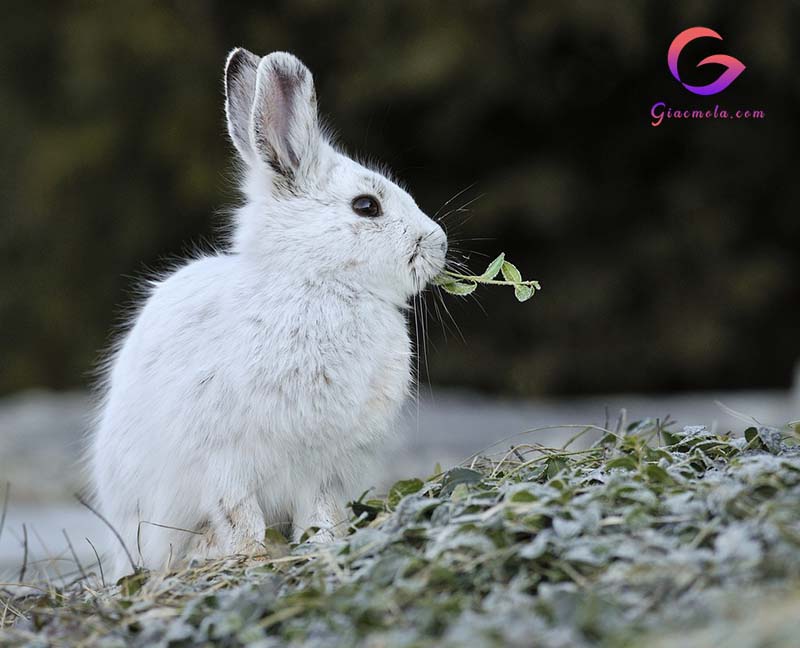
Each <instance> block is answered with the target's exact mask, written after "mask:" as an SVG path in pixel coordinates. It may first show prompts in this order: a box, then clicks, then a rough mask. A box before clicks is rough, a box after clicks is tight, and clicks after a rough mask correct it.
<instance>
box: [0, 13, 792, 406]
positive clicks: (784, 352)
mask: <svg viewBox="0 0 800 648" xmlns="http://www.w3.org/2000/svg"><path fill="white" fill-rule="evenodd" d="M3 13H4V15H3V19H2V21H0V69H2V74H3V78H2V83H0V106H2V112H3V119H2V120H0V162H2V169H3V173H2V174H0V196H2V201H0V210H1V211H0V278H2V284H0V326H2V331H1V335H0V365H2V366H1V368H0V392H5V391H10V390H13V389H18V388H22V387H26V386H32V385H50V386H54V387H68V386H73V385H79V384H83V383H85V382H86V379H87V372H88V371H89V370H90V368H91V367H92V365H93V363H94V362H95V360H96V358H97V357H98V352H99V351H100V350H101V349H102V348H104V347H105V346H106V345H107V344H108V342H109V340H110V335H111V334H110V331H111V330H112V325H113V324H114V322H116V323H117V324H119V323H120V322H121V321H123V318H124V312H125V306H126V305H127V306H128V307H130V306H132V305H133V304H135V285H136V278H141V277H144V276H147V275H148V274H149V273H151V272H153V271H157V270H159V269H163V268H165V267H167V265H168V264H169V262H170V260H171V259H175V258H176V257H179V256H180V255H181V254H184V253H186V252H187V251H189V250H191V249H192V248H193V247H194V246H195V245H201V246H203V245H206V244H207V243H208V242H209V241H214V240H215V236H216V232H217V231H218V229H219V226H220V225H223V224H224V223H225V220H226V219H225V209H226V208H228V207H230V206H231V205H234V204H235V201H236V200H237V197H236V194H235V191H234V182H233V181H232V174H231V171H232V168H233V167H232V165H231V163H230V159H231V147H230V146H229V145H228V144H227V141H226V135H225V129H224V122H223V118H222V86H221V80H220V78H221V70H222V65H223V62H224V58H225V54H226V52H227V51H228V50H229V49H230V48H231V47H233V46H234V45H244V46H246V47H248V48H249V49H251V50H253V51H255V52H259V53H267V52H269V51H272V50H276V49H287V50H291V51H293V52H295V53H296V54H298V55H299V56H300V57H301V58H302V59H304V61H305V62H306V63H307V64H308V65H309V67H310V68H311V69H312V70H313V72H314V74H315V77H316V79H317V84H318V93H319V98H320V105H321V108H322V111H323V112H324V113H325V114H326V115H327V116H328V117H329V119H330V121H331V122H332V124H333V125H334V126H335V127H336V129H337V130H338V132H339V134H340V138H341V141H342V143H343V144H344V145H345V147H346V148H347V149H348V150H351V151H354V152H357V153H361V154H367V155H369V156H372V157H375V158H377V159H380V160H382V161H383V162H386V163H387V164H388V165H389V166H390V167H392V168H393V169H394V170H395V172H396V173H397V175H398V176H400V178H402V179H403V180H404V181H406V182H407V184H408V185H409V186H410V187H411V189H412V191H413V192H414V194H415V196H416V197H417V199H418V202H419V203H420V205H422V206H423V208H425V209H426V210H428V211H429V212H430V213H433V212H435V211H436V209H437V208H438V207H439V206H440V205H441V204H442V203H443V202H444V201H445V200H447V199H448V198H449V197H450V196H452V195H453V194H455V193H457V192H459V191H461V190H462V189H464V188H465V187H467V186H469V185H473V187H472V189H470V190H468V191H467V192H465V193H464V195H463V196H462V198H463V201H462V202H466V201H469V200H472V199H475V198H478V196H482V197H481V198H479V199H477V200H475V202H474V203H472V204H471V206H470V209H471V211H470V212H468V214H465V213H462V212H457V213H455V214H453V215H452V216H450V217H449V218H448V223H449V226H450V231H451V235H452V238H453V239H454V240H455V241H456V242H455V243H454V246H455V247H458V248H461V249H464V250H466V249H470V250H473V251H475V252H476V253H483V254H488V255H492V256H493V255H494V254H496V253H497V251H498V250H501V249H502V250H505V251H506V252H508V254H509V256H510V258H513V259H514V260H515V261H516V262H518V265H519V266H520V270H521V271H522V274H523V276H530V277H535V278H536V279H539V280H541V281H542V284H543V286H544V288H545V290H544V291H543V292H542V293H541V294H537V295H536V297H535V298H534V300H532V301H531V303H530V304H527V305H526V306H525V307H524V308H521V307H519V305H518V304H516V302H515V301H514V300H513V299H512V300H509V299H507V297H508V295H507V294H505V292H504V291H483V294H479V295H477V296H478V299H480V301H481V303H482V305H483V307H484V309H485V311H486V312H487V313H488V314H489V315H488V316H487V315H485V314H484V312H483V311H482V310H481V309H480V308H478V307H477V305H475V304H474V303H472V301H471V300H469V299H468V300H458V299H454V298H450V299H449V301H448V305H449V307H450V309H451V310H452V311H453V316H454V318H455V319H456V321H457V322H458V324H459V326H460V328H461V330H462V333H463V337H464V339H465V340H466V344H465V343H464V342H462V341H461V339H460V337H458V336H456V335H448V336H447V341H446V342H445V340H444V338H443V334H442V332H441V330H439V329H437V327H435V326H431V329H430V330H431V338H432V339H431V344H430V345H429V348H430V358H429V362H428V365H429V367H430V372H431V376H430V377H431V379H432V380H434V381H437V382H444V383H452V384H461V385H463V384H467V385H472V386H476V387H480V388H484V389H493V390H504V391H507V392H512V393H520V394H531V393H544V392H562V393H563V392H580V391H592V390H603V391H611V390H626V389H635V390H645V389H650V390H654V389H683V388H704V387H705V388H707V387H743V386H756V385H762V386H768V385H785V384H787V383H788V381H789V376H790V372H791V367H792V364H793V363H794V361H795V359H796V358H797V357H798V356H800V336H798V335H797V325H796V324H795V322H794V321H793V318H792V317H791V315H792V314H793V313H796V312H797V309H798V306H800V289H798V287H797V282H796V281H795V280H794V278H795V277H797V275H798V264H799V263H800V260H798V255H797V249H798V243H800V225H799V224H798V223H799V222H800V220H799V219H798V216H797V205H798V203H800V183H798V182H797V172H798V167H799V165H798V161H800V160H799V159H798V146H797V141H798V136H800V132H799V131H800V122H798V120H797V115H798V114H800V111H799V110H798V109H799V108H800V105H799V104H800V81H798V77H797V75H796V74H795V71H794V68H795V66H796V61H797V60H798V59H799V58H800V56H798V55H799V54H800V52H798V49H799V48H798V43H800V39H799V38H798V36H800V32H799V31H798V30H799V29H800V27H798V25H800V12H799V11H798V8H797V5H796V4H795V3H785V2H784V3H781V2H764V3H758V4H750V5H747V6H744V5H736V6H734V5H732V4H730V3H725V2H708V3H695V2H688V1H684V2H675V3H655V2H653V3H633V2H622V1H611V2H588V1H580V2H578V1H575V2H560V3H549V2H534V3H527V4H526V3H512V2H472V3H461V2H407V3H393V2H387V3H374V2H372V3H368V2H354V3H338V2H331V1H325V0H317V1H310V0H306V1H299V2H298V1H295V2H270V3H266V2H258V3H222V2H210V1H202V0H193V1H191V2H189V1H182V2H181V1H177V0H175V1H172V2H159V3H143V2H138V1H135V0H116V1H115V2H58V3H55V2H53V3H44V2H29V3H12V6H9V7H6V8H5V9H4V12H3ZM696 24H702V25H707V26H709V27H712V28H714V29H716V30H718V31H719V32H720V33H722V34H723V37H724V39H725V40H724V44H723V48H728V49H724V51H729V52H730V53H732V54H734V55H735V56H738V57H739V58H741V59H742V60H743V61H744V62H745V64H746V65H747V70H746V72H745V74H743V75H742V77H740V79H738V80H737V81H736V83H735V84H734V85H733V86H732V87H731V88H730V89H728V90H726V91H725V93H724V94H723V95H720V96H718V97H716V98H710V99H704V98H698V97H695V96H694V95H690V94H689V93H687V92H686V91H684V90H683V89H682V88H681V87H680V86H679V85H678V84H677V83H676V82H675V81H674V80H673V79H672V78H671V76H670V75H669V72H668V70H667V66H666V60H665V59H666V49H667V47H668V45H669V42H670V41H671V39H672V38H673V37H674V35H675V34H676V33H678V32H679V31H680V30H682V29H684V28H686V27H687V26H692V25H696ZM657 100H664V101H667V102H668V103H669V104H670V105H673V106H680V107H693V106H706V105H711V106H713V104H714V103H715V102H718V103H720V104H724V105H728V106H734V107H738V106H742V107H753V108H761V109H765V110H766V112H767V118H766V119H765V120H764V121H762V122H744V121H742V122H735V123H734V122H731V123H713V122H707V123H703V122H686V123H665V124H664V125H662V126H661V127H659V128H652V127H651V126H650V125H649V116H648V113H649V108H650V106H651V105H652V103H653V102H655V101H657ZM459 204H461V203H460V202H458V201H456V202H455V203H454V204H453V206H458V205H459ZM464 216H468V219H466V218H463V217H464ZM462 221H463V222H462ZM484 237H491V239H492V240H488V241H487V240H484ZM490 259H491V256H490V257H488V258H486V257H483V256H479V255H477V254H476V256H473V258H472V260H471V266H472V267H474V269H475V270H476V271H481V270H482V268H483V267H484V266H485V265H486V263H487V262H488V261H489V260H490ZM451 326H452V323H451Z"/></svg>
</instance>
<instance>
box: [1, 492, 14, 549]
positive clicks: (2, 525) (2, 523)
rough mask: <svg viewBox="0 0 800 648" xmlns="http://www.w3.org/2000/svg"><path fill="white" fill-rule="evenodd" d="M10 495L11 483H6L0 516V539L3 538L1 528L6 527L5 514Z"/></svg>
mask: <svg viewBox="0 0 800 648" xmlns="http://www.w3.org/2000/svg"><path fill="white" fill-rule="evenodd" d="M10 493H11V482H6V496H5V498H4V499H3V513H2V514H0V538H2V537H3V527H4V526H5V525H6V512H7V511H8V496H9V494H10Z"/></svg>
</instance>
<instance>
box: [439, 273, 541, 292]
mask: <svg viewBox="0 0 800 648" xmlns="http://www.w3.org/2000/svg"><path fill="white" fill-rule="evenodd" d="M442 274H446V275H447V276H449V277H453V278H455V279H464V280H466V281H474V282H475V283H481V284H491V285H494V286H520V285H521V286H533V287H534V288H536V289H537V290H538V286H539V282H538V281H517V282H514V281H503V280H502V279H481V278H480V277H479V276H478V275H463V274H458V273H457V272H450V271H449V270H445V271H444V272H443V273H442Z"/></svg>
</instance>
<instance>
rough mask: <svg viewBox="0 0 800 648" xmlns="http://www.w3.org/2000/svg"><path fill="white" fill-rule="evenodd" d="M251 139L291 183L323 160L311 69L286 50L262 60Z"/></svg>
mask: <svg viewBox="0 0 800 648" xmlns="http://www.w3.org/2000/svg"><path fill="white" fill-rule="evenodd" d="M251 123H252V131H251V138H252V139H251V142H252V144H253V148H254V149H255V151H256V153H257V155H258V156H259V157H260V158H261V159H262V160H263V161H264V162H266V163H267V164H268V165H269V166H270V167H271V168H272V169H273V171H275V173H276V174H278V176H279V177H281V178H282V179H283V180H284V181H285V182H286V183H287V184H293V183H294V182H295V181H297V180H300V179H302V178H303V177H305V176H308V174H310V173H311V172H312V170H313V168H314V167H315V165H316V164H317V161H318V159H319V152H320V145H321V135H320V128H319V121H318V119H317V99H316V93H315V91H314V79H313V78H312V76H311V72H310V71H309V70H308V68H307V67H306V66H305V65H303V63H302V62H300V60H299V59H298V58H297V57H295V56H292V55H291V54H287V53H286V52H274V53H272V54H270V55H269V56H265V57H264V58H263V59H261V63H260V64H259V66H258V74H257V77H256V88H255V101H254V103H253V114H252V119H251Z"/></svg>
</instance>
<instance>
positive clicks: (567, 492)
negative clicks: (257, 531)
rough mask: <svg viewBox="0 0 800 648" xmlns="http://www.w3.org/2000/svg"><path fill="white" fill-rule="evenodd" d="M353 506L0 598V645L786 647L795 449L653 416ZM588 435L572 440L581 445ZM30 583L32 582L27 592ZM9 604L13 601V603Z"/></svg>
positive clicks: (794, 538) (793, 631)
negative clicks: (111, 576)
mask: <svg viewBox="0 0 800 648" xmlns="http://www.w3.org/2000/svg"><path fill="white" fill-rule="evenodd" d="M590 429H593V433H594V434H595V435H596V436H598V437H600V438H599V439H598V440H597V442H596V443H594V445H592V446H591V447H587V448H584V449H578V450H571V449H570V447H572V446H568V447H567V448H561V449H551V448H544V447H541V446H538V445H536V444H521V445H517V446H515V447H513V448H511V449H510V450H508V452H506V453H504V454H502V455H499V456H494V457H487V456H476V457H473V458H471V460H469V461H468V462H466V463H465V464H464V465H462V466H459V467H456V468H453V469H451V470H448V471H446V472H440V473H439V474H436V475H434V476H433V477H431V478H429V479H427V480H419V479H411V480H406V481H402V482H399V483H397V484H396V485H395V486H394V487H393V488H392V489H391V490H390V492H389V493H388V495H387V496H386V497H385V498H381V499H369V498H368V497H367V496H365V497H362V498H361V499H360V500H359V501H357V502H353V503H352V505H351V507H352V511H353V516H352V519H351V520H350V524H351V533H350V534H349V535H347V536H346V537H344V538H342V539H341V540H338V541H336V542H335V543H334V544H331V545H320V544H314V543H305V544H301V545H298V546H291V545H288V544H286V542H285V541H284V540H283V538H282V537H281V536H280V535H279V534H277V533H272V534H269V536H268V538H267V542H266V545H265V551H264V555H263V556H259V557H250V558H245V557H232V558H229V559H226V560H221V561H216V562H211V563H206V564H202V565H194V566H191V567H189V568H188V569H186V570H183V571H181V572H178V573H173V574H168V575H164V574H155V573H152V574H150V573H145V572H143V573H138V574H134V575H131V576H129V577H127V578H125V579H123V580H122V581H120V583H118V584H117V585H114V586H108V587H102V586H101V585H100V583H99V582H98V579H97V578H96V577H95V576H92V575H90V574H87V576H86V578H83V579H81V580H80V581H79V582H77V583H74V584H72V585H71V586H70V587H67V588H57V587H54V586H50V587H45V588H43V589H42V590H41V591H35V593H28V594H17V595H16V596H15V597H11V598H8V597H6V596H3V597H2V598H3V604H0V608H2V607H3V606H5V612H4V613H3V614H2V617H3V619H4V624H5V628H4V629H3V630H0V637H3V638H4V639H5V640H6V641H8V642H9V643H11V644H19V645H44V644H46V643H47V642H54V643H56V644H58V643H63V644H66V645H76V644H78V643H81V642H82V643H85V644H91V645H99V646H123V645H134V646H159V645H160V646H188V645H195V644H205V643H208V642H215V643H220V644H222V645H228V646H240V645H247V646H262V647H267V646H281V645H287V644H288V645H310V646H326V647H327V646H354V645H364V646H387V647H391V646H464V645H472V646H483V645H487V646H492V645H498V646H500V645H503V646H506V645H507V646H564V647H566V646H578V647H580V646H589V645H609V646H610V645H613V646H645V645H646V646H653V645H657V646H687V645H697V646H704V645H713V644H715V643H719V644H724V645H726V646H760V645H771V646H781V645H786V646H789V645H796V642H797V630H798V626H797V619H798V618H800V614H799V613H800V450H798V446H797V443H796V435H795V433H794V430H793V429H792V428H790V427H787V428H785V429H783V430H778V429H772V428H749V429H748V430H747V431H746V432H745V434H744V436H740V437H737V436H733V435H728V434H725V435H720V434H717V433H714V432H711V431H709V430H707V429H706V428H703V427H690V428H684V429H683V430H681V431H670V429H669V426H664V425H663V424H661V423H659V422H658V421H652V420H647V421H643V422H640V423H636V424H632V425H630V426H627V427H624V428H623V429H617V430H605V429H603V430H600V429H599V428H586V430H587V431H588V430H590ZM584 438H585V437H584ZM30 591H34V590H30ZM6 599H8V602H6Z"/></svg>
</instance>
